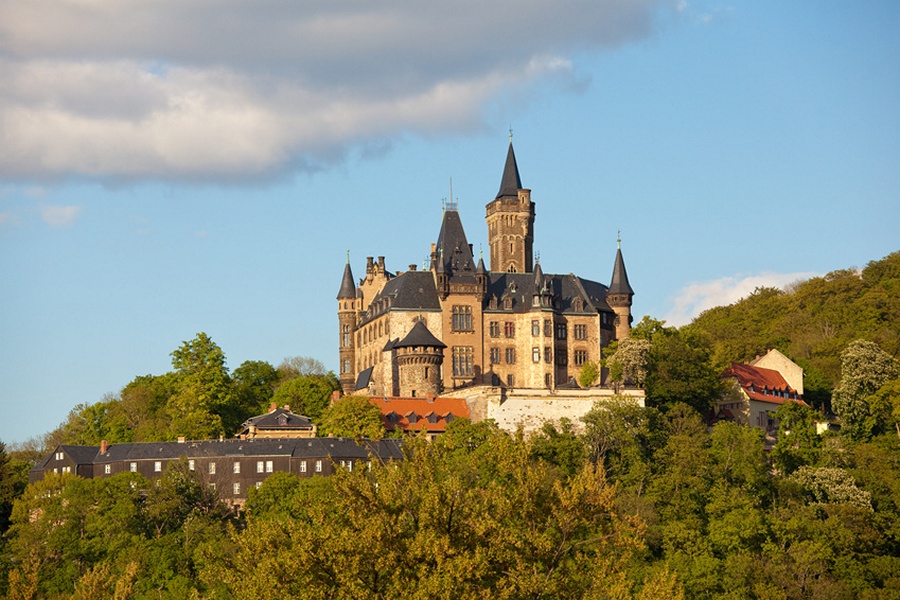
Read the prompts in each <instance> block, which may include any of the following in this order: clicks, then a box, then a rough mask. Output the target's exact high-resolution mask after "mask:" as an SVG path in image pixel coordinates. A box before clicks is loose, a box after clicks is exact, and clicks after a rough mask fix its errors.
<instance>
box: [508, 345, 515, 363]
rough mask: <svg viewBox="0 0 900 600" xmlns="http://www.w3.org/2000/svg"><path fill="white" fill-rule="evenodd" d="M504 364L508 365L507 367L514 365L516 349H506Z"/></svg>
mask: <svg viewBox="0 0 900 600" xmlns="http://www.w3.org/2000/svg"><path fill="white" fill-rule="evenodd" d="M506 364H508V365H514V364H516V349H515V348H507V349H506Z"/></svg>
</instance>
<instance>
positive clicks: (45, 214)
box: [40, 204, 81, 227]
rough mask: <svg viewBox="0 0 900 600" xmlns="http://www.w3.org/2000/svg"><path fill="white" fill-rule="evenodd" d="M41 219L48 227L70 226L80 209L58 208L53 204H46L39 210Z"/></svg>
mask: <svg viewBox="0 0 900 600" xmlns="http://www.w3.org/2000/svg"><path fill="white" fill-rule="evenodd" d="M40 211H41V219H43V220H44V223H46V224H47V225H49V226H50V227H65V226H66V225H71V224H72V223H73V222H74V221H75V219H76V217H78V214H79V213H80V212H81V208H80V207H78V206H71V205H70V206H59V205H55V204H46V205H44V206H42V207H41V208H40Z"/></svg>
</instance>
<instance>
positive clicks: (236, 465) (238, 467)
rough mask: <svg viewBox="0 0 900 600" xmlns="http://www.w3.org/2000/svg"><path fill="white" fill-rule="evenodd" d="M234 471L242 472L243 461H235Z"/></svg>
mask: <svg viewBox="0 0 900 600" xmlns="http://www.w3.org/2000/svg"><path fill="white" fill-rule="evenodd" d="M234 472H235V473H240V472H241V463H239V462H238V461H234Z"/></svg>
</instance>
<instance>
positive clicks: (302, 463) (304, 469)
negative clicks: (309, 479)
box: [300, 460, 306, 473]
mask: <svg viewBox="0 0 900 600" xmlns="http://www.w3.org/2000/svg"><path fill="white" fill-rule="evenodd" d="M300 472H301V473H306V461H305V460H301V461H300Z"/></svg>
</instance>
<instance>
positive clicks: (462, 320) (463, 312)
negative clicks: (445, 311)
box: [451, 306, 472, 331]
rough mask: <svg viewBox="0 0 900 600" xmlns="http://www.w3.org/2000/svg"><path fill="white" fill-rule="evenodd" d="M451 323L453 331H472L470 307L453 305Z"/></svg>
mask: <svg viewBox="0 0 900 600" xmlns="http://www.w3.org/2000/svg"><path fill="white" fill-rule="evenodd" d="M451 325H452V329H453V331H472V307H471V306H454V307H453V317H452V321H451Z"/></svg>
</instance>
